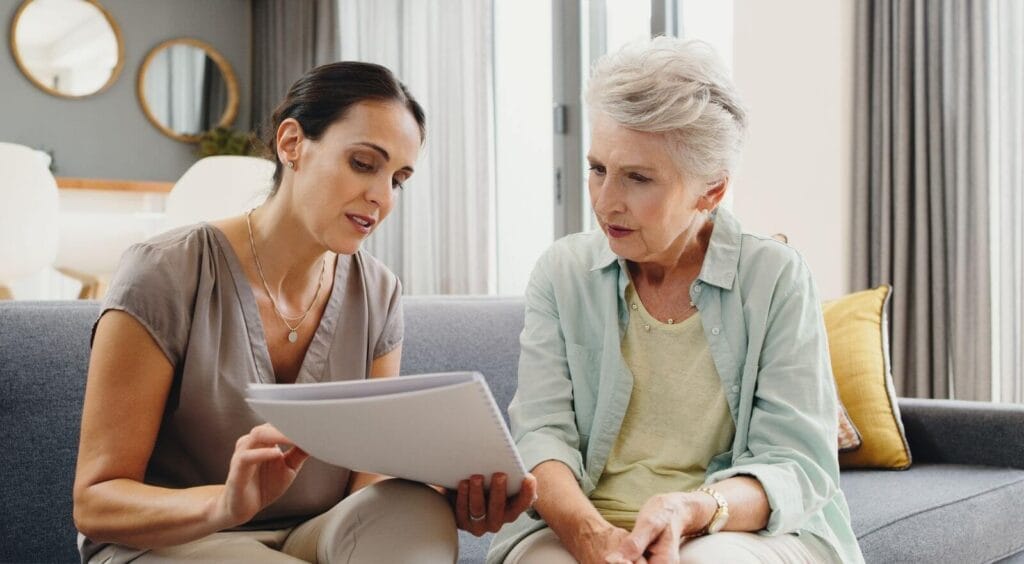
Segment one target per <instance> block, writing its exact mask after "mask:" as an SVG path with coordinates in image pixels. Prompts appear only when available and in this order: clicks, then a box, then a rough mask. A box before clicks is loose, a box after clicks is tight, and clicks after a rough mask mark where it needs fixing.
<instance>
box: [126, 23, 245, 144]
mask: <svg viewBox="0 0 1024 564" xmlns="http://www.w3.org/2000/svg"><path fill="white" fill-rule="evenodd" d="M136 93H137V94H138V97H139V105H141V106H142V113H144V114H145V115H146V118H147V119H148V120H149V121H150V122H151V123H152V124H153V125H154V126H156V128H157V129H159V130H160V131H161V132H162V133H163V134H164V135H166V136H168V137H170V138H172V139H177V140H178V141H182V142H185V143H195V142H197V141H199V136H200V135H201V134H202V133H203V132H204V131H208V130H210V129H213V128H215V127H228V126H230V125H231V124H232V123H234V121H235V117H236V116H237V115H238V100H239V94H238V79H237V77H236V76H235V71H234V69H232V68H231V64H230V63H228V61H227V59H225V58H224V56H223V55H221V54H220V52H218V51H217V50H216V49H214V48H213V46H212V45H210V44H209V43H206V42H205V41H200V40H198V39H191V38H178V39H170V40H168V41H164V42H163V43H161V44H159V45H157V46H156V47H154V48H153V49H152V50H151V51H150V52H149V53H148V54H147V55H146V58H145V59H144V60H143V61H142V66H141V67H140V68H139V76H138V80H137V82H136Z"/></svg>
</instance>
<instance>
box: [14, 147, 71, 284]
mask: <svg viewBox="0 0 1024 564" xmlns="http://www.w3.org/2000/svg"><path fill="white" fill-rule="evenodd" d="M0 170H2V171H3V174H2V175H0V297H10V296H9V291H8V290H6V287H7V286H9V285H10V283H11V282H13V281H15V280H18V279H21V278H27V277H29V276H32V275H34V274H36V273H38V272H39V271H41V270H43V269H45V268H47V267H48V266H50V265H51V264H53V260H54V258H55V257H56V255H57V239H58V231H59V228H60V226H59V222H58V220H57V217H58V208H57V181H56V180H55V179H54V178H53V175H52V174H51V173H50V169H49V168H47V166H46V165H45V164H44V161H43V159H41V158H40V157H39V154H38V151H36V150H34V149H31V148H29V147H25V146H23V145H15V144H13V143H0Z"/></svg>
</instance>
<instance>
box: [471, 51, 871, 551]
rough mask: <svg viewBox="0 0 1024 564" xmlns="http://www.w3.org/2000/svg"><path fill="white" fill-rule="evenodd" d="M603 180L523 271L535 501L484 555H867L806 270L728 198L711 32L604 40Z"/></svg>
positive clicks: (596, 138) (730, 153) (593, 101)
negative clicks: (586, 227) (744, 224)
mask: <svg viewBox="0 0 1024 564" xmlns="http://www.w3.org/2000/svg"><path fill="white" fill-rule="evenodd" d="M587 101H588V104H589V109H590V112H591V117H592V125H593V127H592V130H591V135H592V138H591V148H590V153H589V154H588V156H587V159H588V161H589V163H590V177H589V189H590V200H591V203H592V205H593V209H594V213H595V215H596V217H597V220H598V223H599V225H600V228H601V230H600V231H599V232H598V231H594V232H590V233H581V234H576V235H571V236H569V237H566V238H564V239H561V240H560V241H558V242H556V243H555V244H554V245H553V246H552V247H551V248H550V249H549V250H548V251H547V252H546V253H545V255H544V256H543V257H542V258H541V259H540V260H539V262H538V263H537V265H536V267H535V269H534V272H533V275H532V277H531V280H530V283H529V287H528V288H527V291H526V303H527V305H526V324H525V328H524V330H523V333H522V336H521V344H522V356H521V357H520V361H519V362H520V364H519V389H518V391H517V393H516V396H515V399H514V400H513V401H512V404H511V405H510V407H509V415H510V417H511V422H512V430H513V434H514V435H515V438H516V442H517V445H518V447H519V449H520V451H521V453H522V455H523V458H524V461H525V462H526V464H527V467H528V468H532V472H533V474H534V475H535V476H536V477H537V479H538V490H539V496H540V497H539V499H538V501H537V503H536V504H535V511H532V512H531V514H524V515H523V516H522V517H520V518H519V519H518V520H517V521H516V522H515V523H514V524H512V525H511V526H508V527H506V528H505V529H504V530H503V531H502V532H501V533H499V535H498V537H497V538H496V539H495V542H494V545H493V546H492V548H491V552H490V554H489V556H488V561H489V562H494V563H497V562H505V563H515V564H521V563H541V562H542V563H545V564H557V563H561V562H576V561H580V562H587V563H590V562H602V563H603V562H650V563H655V562H658V563H660V562H730V563H736V562H780V563H781V562H785V563H794V562H862V561H863V556H862V555H861V552H860V549H859V547H858V546H857V540H856V537H855V536H854V534H853V531H852V529H851V527H850V516H849V510H848V508H847V505H846V500H845V498H844V496H843V493H842V492H841V491H840V489H839V465H838V461H837V454H836V433H837V429H836V427H837V421H836V412H837V405H836V392H835V384H834V382H833V379H832V372H831V369H830V365H829V356H828V348H827V344H826V337H825V328H824V324H823V321H822V315H821V309H820V306H819V301H818V295H817V291H816V289H815V286H814V282H813V280H812V278H811V274H810V272H809V270H808V268H807V266H806V264H805V263H804V261H803V259H801V257H800V255H798V254H797V253H796V252H795V251H794V250H793V249H791V248H789V247H788V246H786V245H785V244H783V243H780V242H778V241H775V240H773V239H771V238H769V237H760V236H757V235H751V234H748V233H744V232H743V231H742V229H741V228H740V224H739V223H738V221H737V220H736V218H735V217H733V215H732V214H731V213H730V212H729V211H728V210H727V209H723V208H721V207H720V206H719V204H720V202H721V201H722V198H723V197H724V196H725V194H726V192H727V191H728V189H729V183H730V178H731V175H732V174H733V170H734V168H735V163H736V160H737V158H738V156H739V152H740V147H741V143H742V138H743V133H744V129H745V126H746V114H745V112H744V110H743V108H742V105H741V103H740V101H739V99H738V97H737V95H736V93H735V92H734V90H733V87H732V85H731V84H730V81H729V80H728V78H727V77H726V75H725V72H723V70H722V67H721V65H720V64H719V63H718V62H717V60H716V59H715V57H714V55H713V54H712V53H711V52H710V49H709V48H708V47H707V46H706V45H705V44H703V43H698V42H683V41H680V40H676V39H671V38H665V37H659V38H657V39H654V40H652V41H649V42H643V43H638V44H632V45H628V46H627V47H625V48H623V49H622V50H621V51H619V52H617V53H615V54H612V55H610V56H607V57H605V58H604V59H602V60H601V61H599V62H598V63H597V65H596V67H595V69H594V73H593V77H592V78H591V81H590V86H589V89H588V93H587Z"/></svg>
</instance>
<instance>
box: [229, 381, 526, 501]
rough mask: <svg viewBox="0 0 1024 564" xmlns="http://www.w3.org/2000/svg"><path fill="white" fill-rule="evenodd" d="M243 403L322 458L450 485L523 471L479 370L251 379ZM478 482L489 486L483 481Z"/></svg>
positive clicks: (513, 479)
mask: <svg viewBox="0 0 1024 564" xmlns="http://www.w3.org/2000/svg"><path fill="white" fill-rule="evenodd" d="M248 396H249V397H248V399H247V401H248V402H249V405H250V406H252V408H253V410H254V411H256V413H258V414H259V415H260V416H262V417H263V418H264V419H266V420H267V422H269V423H271V424H272V425H274V426H275V427H276V428H277V429H279V430H280V431H281V432H282V433H284V434H285V436H287V437H288V438H289V439H291V440H292V441H293V442H294V443H295V444H296V445H298V446H299V447H300V448H302V449H303V450H305V451H306V452H308V453H309V454H311V455H312V456H314V457H316V458H318V459H320V460H323V461H324V462H327V463H330V464H336V465H338V466H343V467H346V468H351V469H352V470H357V471H363V472H375V473H378V474H386V475H388V476H395V477H399V478H406V479H409V480H414V481H417V482H423V483H427V484H436V485H439V486H444V487H446V488H451V489H454V488H456V487H457V486H458V484H459V482H460V481H461V480H464V479H466V478H468V477H469V476H472V475H475V474H480V475H483V476H485V477H486V480H487V481H488V482H489V480H490V479H491V476H492V474H494V473H496V472H502V473H504V474H506V475H507V476H508V492H507V493H508V495H510V496H511V495H515V494H516V493H517V492H518V491H519V488H520V485H521V484H522V481H523V478H524V477H525V476H526V469H525V468H524V467H523V462H522V459H521V458H520V456H519V452H518V451H517V450H516V448H515V444H514V443H513V441H512V437H511V436H510V435H509V432H508V429H507V428H506V427H505V422H504V420H503V419H502V417H501V414H500V412H499V411H498V407H497V405H496V404H495V403H494V398H493V397H492V396H491V392H490V389H489V388H488V387H487V383H486V382H485V381H484V379H483V377H482V376H481V375H480V374H478V373H476V372H451V373H444V374H426V375H420V376H404V377H399V378H386V379H373V380H354V381H344V382H324V383H315V384H288V385H280V384H254V385H252V386H250V387H249V391H248ZM485 486H489V483H486V484H485Z"/></svg>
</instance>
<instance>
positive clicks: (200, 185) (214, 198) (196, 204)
mask: <svg viewBox="0 0 1024 564" xmlns="http://www.w3.org/2000/svg"><path fill="white" fill-rule="evenodd" d="M273 179H274V163H273V162H271V161H268V160H267V159H261V158H258V157H239V156H216V157H206V158H205V159H202V160H200V161H199V162H197V163H196V164H194V165H192V166H191V167H190V168H189V169H188V170H187V171H185V174H183V175H182V176H181V178H180V179H178V182H177V183H176V184H175V185H174V188H172V189H171V193H170V194H169V195H168V196H167V208H166V216H165V223H164V227H165V229H172V228H175V227H180V226H182V225H189V224H192V223H197V222H200V221H212V220H215V219H221V218H224V217H230V216H235V215H242V214H243V213H245V211H246V210H248V209H250V208H253V207H255V206H258V205H260V204H261V203H263V200H265V199H266V197H267V194H269V193H270V188H271V186H272V185H273Z"/></svg>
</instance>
